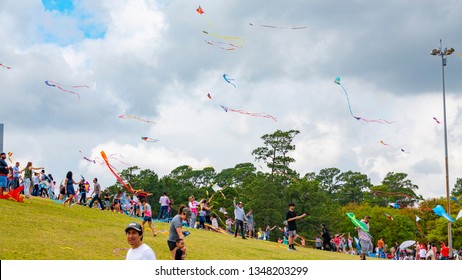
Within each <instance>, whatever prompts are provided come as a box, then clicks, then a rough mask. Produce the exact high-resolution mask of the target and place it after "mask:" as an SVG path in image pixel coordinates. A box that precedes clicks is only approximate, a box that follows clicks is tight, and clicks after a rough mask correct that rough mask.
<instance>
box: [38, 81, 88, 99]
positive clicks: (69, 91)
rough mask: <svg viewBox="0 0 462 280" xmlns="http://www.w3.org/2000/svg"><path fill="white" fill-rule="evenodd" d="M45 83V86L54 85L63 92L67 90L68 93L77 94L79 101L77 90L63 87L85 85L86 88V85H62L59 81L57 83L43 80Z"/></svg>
mask: <svg viewBox="0 0 462 280" xmlns="http://www.w3.org/2000/svg"><path fill="white" fill-rule="evenodd" d="M45 84H46V85H47V86H50V87H56V88H58V89H59V90H61V91H64V92H67V93H70V94H75V95H77V97H78V98H79V101H80V94H79V93H78V92H75V91H72V90H68V89H65V88H81V87H86V88H88V86H87V85H76V86H65V85H62V84H60V83H57V82H53V81H45Z"/></svg>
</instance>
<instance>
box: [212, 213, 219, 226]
mask: <svg viewBox="0 0 462 280" xmlns="http://www.w3.org/2000/svg"><path fill="white" fill-rule="evenodd" d="M217 218H218V217H217V215H216V214H213V215H212V226H213V227H214V228H218V219H217Z"/></svg>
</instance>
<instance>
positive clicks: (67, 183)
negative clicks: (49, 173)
mask: <svg viewBox="0 0 462 280" xmlns="http://www.w3.org/2000/svg"><path fill="white" fill-rule="evenodd" d="M42 169H43V168H42ZM78 184H79V182H78V181H76V180H74V179H73V178H72V171H69V172H67V174H66V179H64V187H65V189H64V190H65V193H66V194H67V199H66V200H64V202H63V206H66V203H67V202H69V207H71V206H72V201H74V195H75V190H74V185H78Z"/></svg>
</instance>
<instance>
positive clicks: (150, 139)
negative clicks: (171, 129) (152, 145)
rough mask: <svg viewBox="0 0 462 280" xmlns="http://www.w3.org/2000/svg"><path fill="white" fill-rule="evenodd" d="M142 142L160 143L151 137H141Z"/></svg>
mask: <svg viewBox="0 0 462 280" xmlns="http://www.w3.org/2000/svg"><path fill="white" fill-rule="evenodd" d="M141 140H143V141H146V142H159V140H157V139H152V138H150V137H141Z"/></svg>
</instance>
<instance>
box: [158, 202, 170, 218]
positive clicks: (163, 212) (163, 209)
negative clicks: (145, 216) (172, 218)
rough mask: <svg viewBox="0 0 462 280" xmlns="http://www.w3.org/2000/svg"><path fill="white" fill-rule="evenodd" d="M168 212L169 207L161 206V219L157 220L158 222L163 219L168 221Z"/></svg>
mask: <svg viewBox="0 0 462 280" xmlns="http://www.w3.org/2000/svg"><path fill="white" fill-rule="evenodd" d="M167 210H168V206H167V205H165V206H161V207H160V213H159V217H157V219H158V220H162V219H163V220H165V219H167V214H168V212H167Z"/></svg>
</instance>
